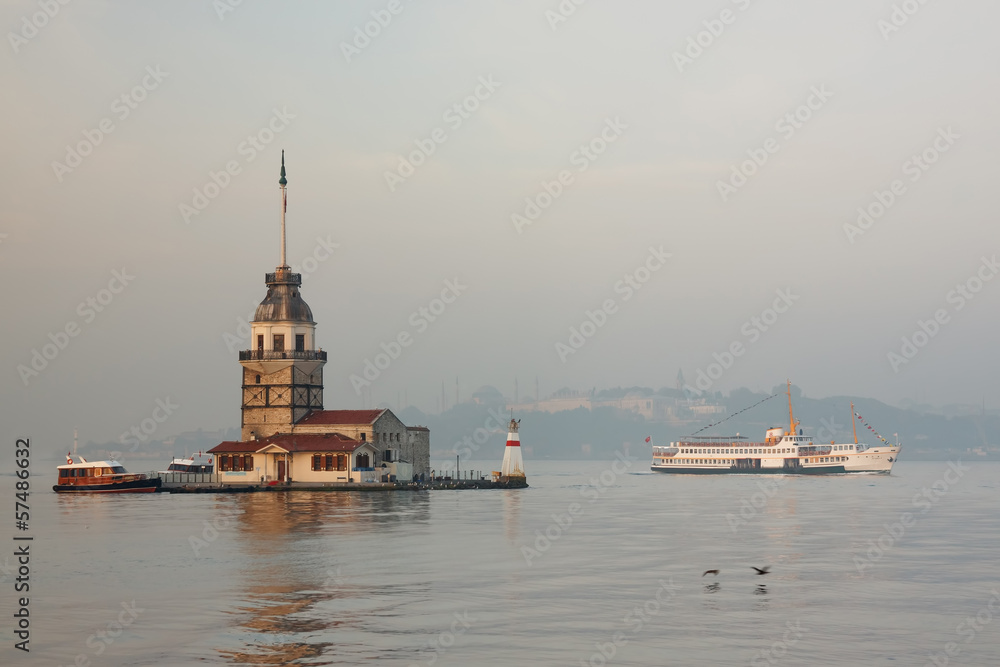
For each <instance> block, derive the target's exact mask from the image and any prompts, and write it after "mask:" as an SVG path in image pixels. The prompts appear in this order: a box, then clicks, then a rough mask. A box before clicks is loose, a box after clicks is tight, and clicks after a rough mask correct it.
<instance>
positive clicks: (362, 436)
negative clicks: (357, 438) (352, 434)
mask: <svg viewBox="0 0 1000 667" xmlns="http://www.w3.org/2000/svg"><path fill="white" fill-rule="evenodd" d="M365 435H366V434H364V433H362V434H361V442H365Z"/></svg>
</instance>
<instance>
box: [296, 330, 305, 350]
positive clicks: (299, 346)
mask: <svg viewBox="0 0 1000 667" xmlns="http://www.w3.org/2000/svg"><path fill="white" fill-rule="evenodd" d="M305 349H306V335H305V334H295V351H296V352H303V351H305Z"/></svg>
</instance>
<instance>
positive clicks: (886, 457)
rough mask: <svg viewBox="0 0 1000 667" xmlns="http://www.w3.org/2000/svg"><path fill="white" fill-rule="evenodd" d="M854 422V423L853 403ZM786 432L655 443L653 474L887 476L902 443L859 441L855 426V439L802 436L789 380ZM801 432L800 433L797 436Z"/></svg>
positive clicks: (853, 414) (852, 408)
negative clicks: (757, 438)
mask: <svg viewBox="0 0 1000 667" xmlns="http://www.w3.org/2000/svg"><path fill="white" fill-rule="evenodd" d="M851 423H852V426H853V425H854V423H855V413H854V404H853V403H852V404H851ZM788 426H789V428H788V431H787V432H786V431H785V429H783V428H769V429H768V430H767V433H766V434H765V439H764V442H750V441H749V440H748V439H747V438H746V437H741V436H738V435H737V436H709V437H697V436H690V437H689V438H688V439H686V440H681V441H679V442H672V443H670V446H669V447H656V446H654V447H653V464H652V466H651V469H652V470H653V471H655V472H666V473H682V474H696V475H697V474H727V473H728V474H732V473H736V474H739V473H743V474H756V475H761V474H768V473H770V474H785V475H788V474H791V475H828V474H834V473H849V472H864V473H882V474H886V475H887V474H889V472H890V471H891V470H892V464H893V463H894V462H895V461H896V459H897V458H898V456H899V451H900V449H902V447H901V446H900V445H899V444H898V443H897V444H896V445H875V446H869V445H866V444H863V443H859V442H858V433H857V427H856V426H854V442H852V443H847V444H836V443H835V442H833V441H831V442H830V443H818V442H814V441H813V439H812V437H810V436H806V435H802V431H801V430H798V426H799V422H797V421H795V417H794V415H793V414H792V393H791V384H790V383H789V389H788ZM796 432H798V435H796Z"/></svg>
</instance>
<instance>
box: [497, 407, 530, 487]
mask: <svg viewBox="0 0 1000 667" xmlns="http://www.w3.org/2000/svg"><path fill="white" fill-rule="evenodd" d="M520 425H521V420H520V419H514V418H513V417H511V420H510V427H509V428H508V429H507V446H506V447H505V448H504V450H503V465H502V466H501V467H500V479H501V481H510V479H511V478H512V477H513V478H515V480H517V478H520V480H519V481H523V480H524V478H525V475H524V460H523V459H522V458H521V438H520V436H519V435H518V434H517V431H518V428H519V427H520Z"/></svg>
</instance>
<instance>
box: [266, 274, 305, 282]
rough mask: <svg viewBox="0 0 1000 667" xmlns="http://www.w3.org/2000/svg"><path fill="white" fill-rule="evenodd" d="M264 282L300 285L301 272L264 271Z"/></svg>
mask: <svg viewBox="0 0 1000 667" xmlns="http://www.w3.org/2000/svg"><path fill="white" fill-rule="evenodd" d="M264 282H265V283H266V284H268V285H270V284H271V283H285V284H292V285H301V284H302V274H301V273H292V272H291V271H277V272H275V273H265V274H264Z"/></svg>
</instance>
